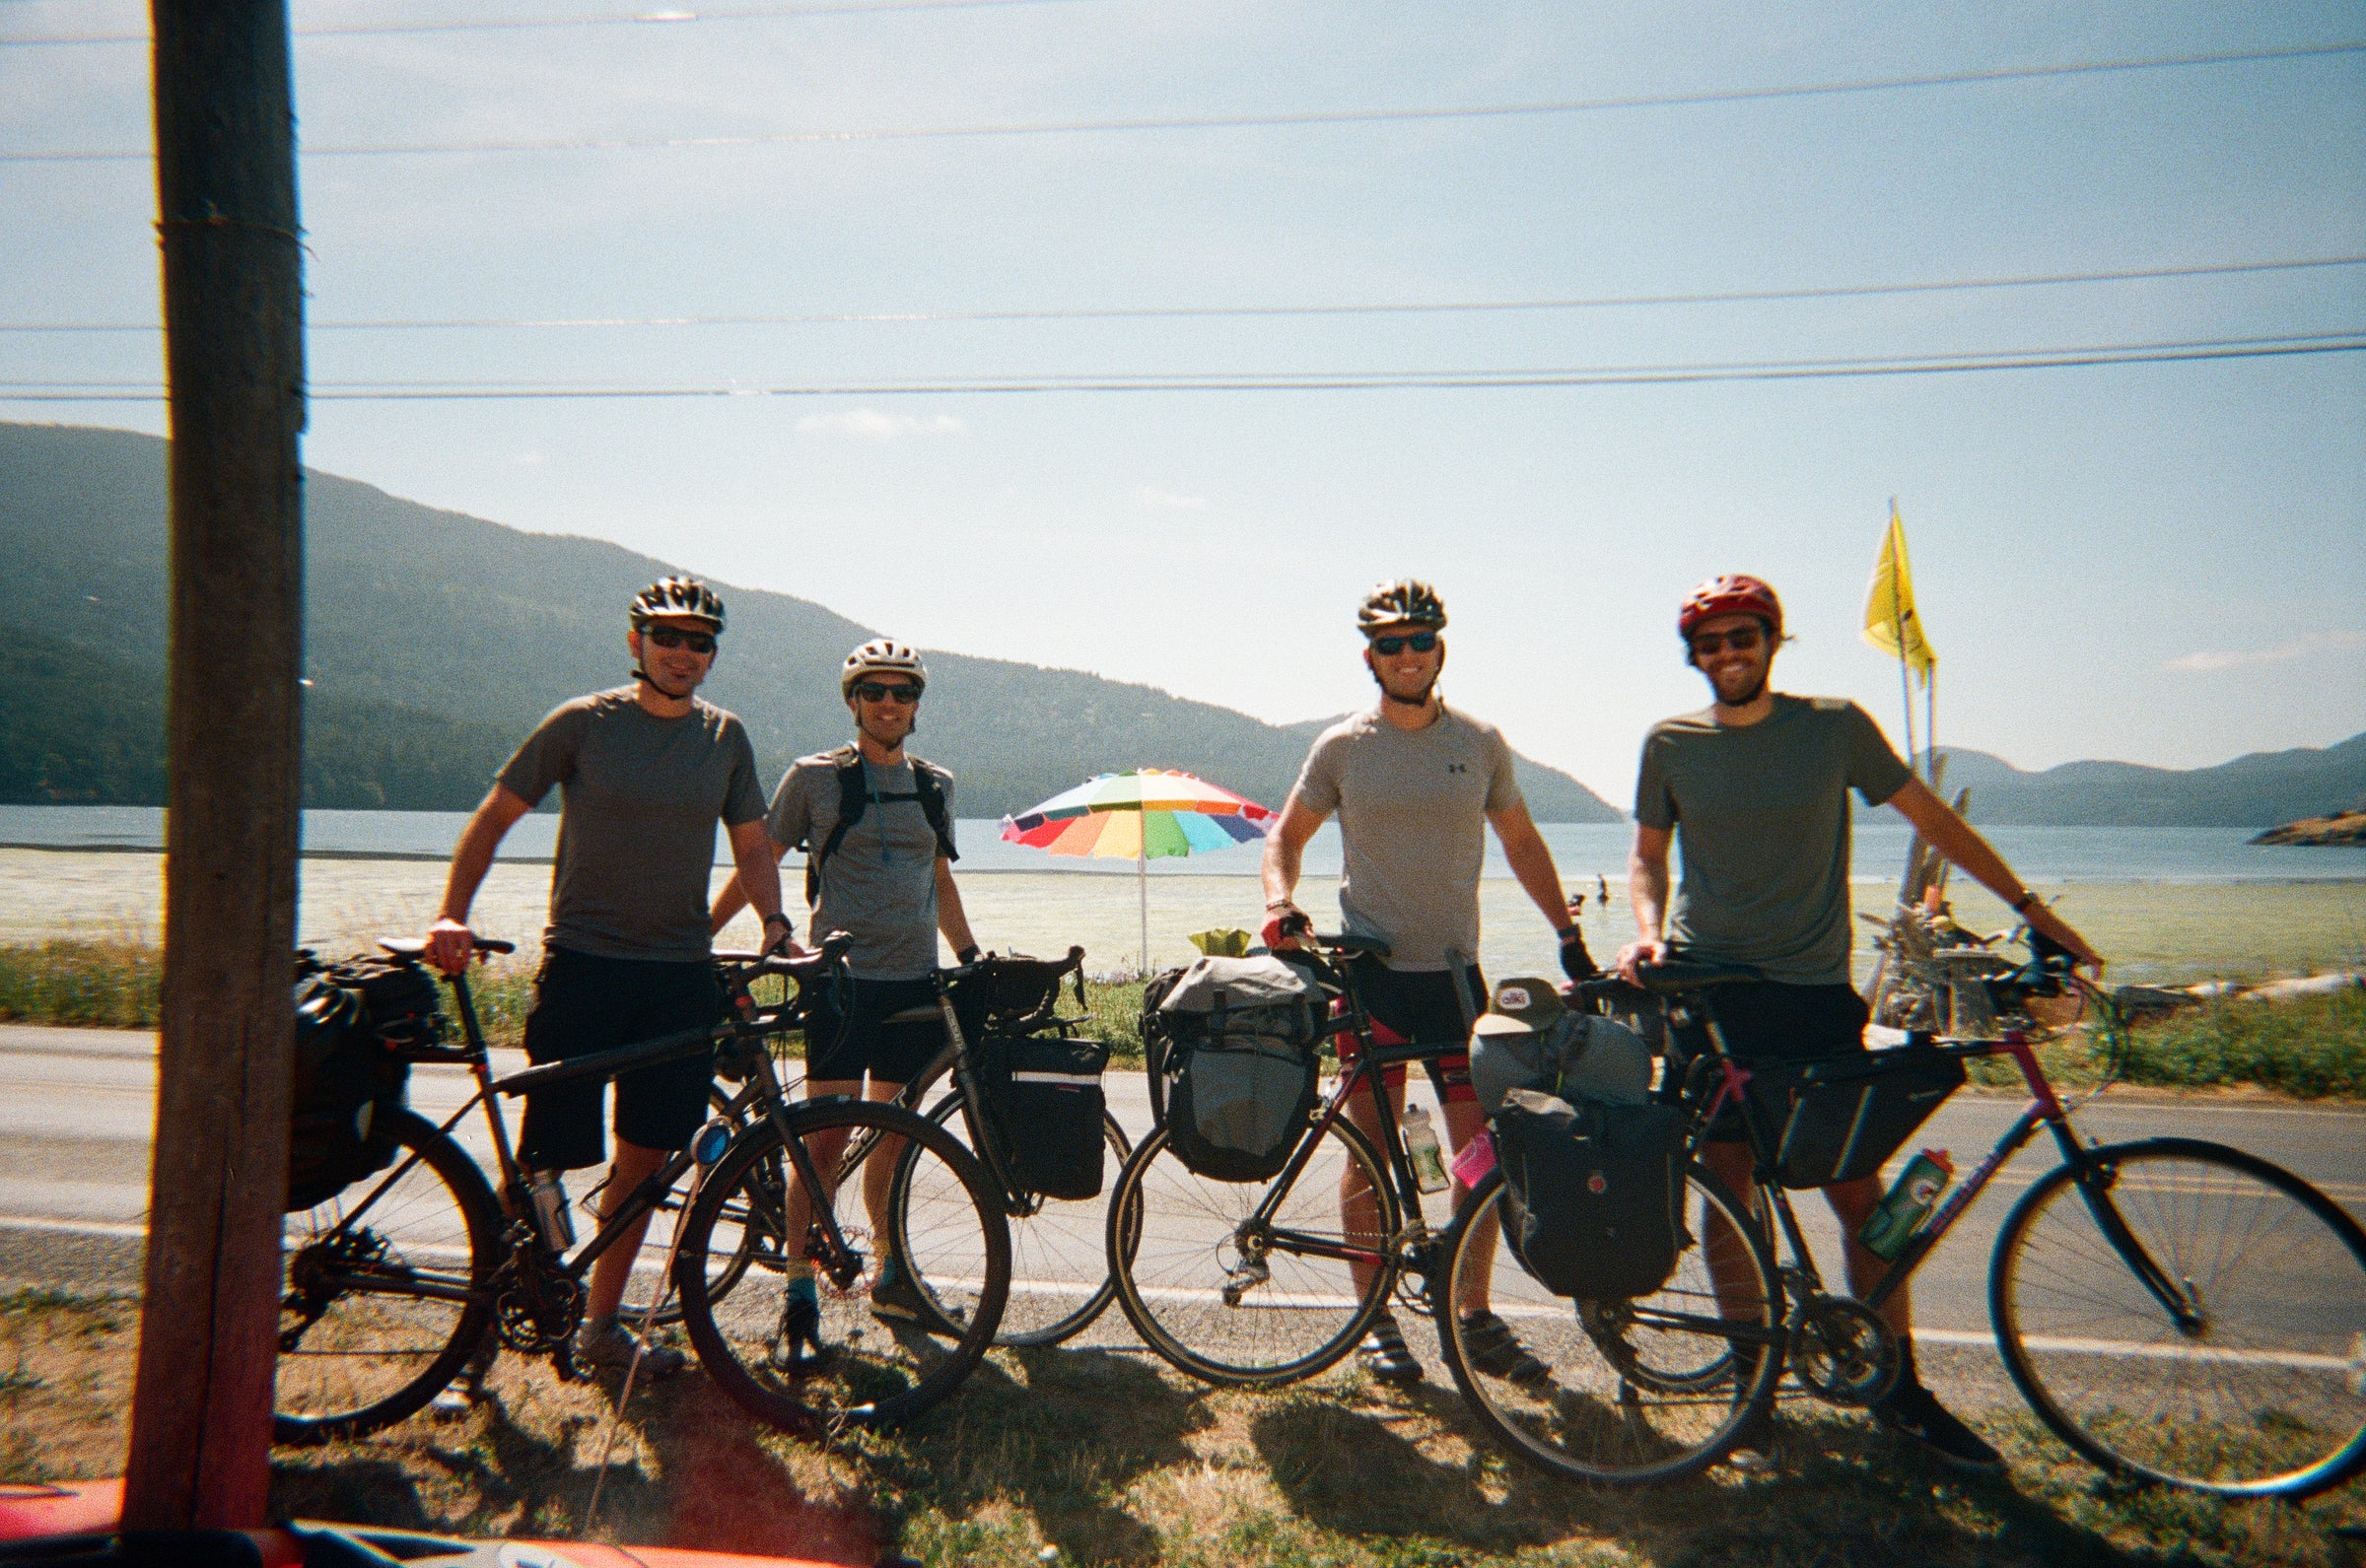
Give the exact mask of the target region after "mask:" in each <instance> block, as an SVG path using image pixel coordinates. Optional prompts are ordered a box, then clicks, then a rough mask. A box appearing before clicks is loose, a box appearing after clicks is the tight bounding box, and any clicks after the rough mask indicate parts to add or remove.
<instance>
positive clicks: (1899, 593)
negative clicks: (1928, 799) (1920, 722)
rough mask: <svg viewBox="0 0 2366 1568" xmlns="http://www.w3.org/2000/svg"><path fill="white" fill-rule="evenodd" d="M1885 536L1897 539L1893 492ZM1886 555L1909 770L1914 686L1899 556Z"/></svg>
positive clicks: (1892, 542) (1911, 765)
mask: <svg viewBox="0 0 2366 1568" xmlns="http://www.w3.org/2000/svg"><path fill="white" fill-rule="evenodd" d="M1886 540H1887V543H1886V544H1885V546H1884V548H1885V549H1891V547H1894V546H1895V545H1896V544H1897V541H1898V498H1897V497H1896V496H1892V497H1891V498H1890V531H1889V533H1888V535H1887V536H1886ZM1889 559H1890V572H1891V577H1890V625H1891V627H1892V628H1893V629H1894V634H1893V635H1895V636H1896V637H1897V639H1898V697H1899V700H1900V703H1901V705H1902V706H1903V707H1904V708H1905V709H1906V766H1907V768H1908V769H1909V770H1910V771H1911V770H1912V769H1913V768H1914V680H1913V677H1912V676H1911V675H1910V674H1909V673H1908V666H1907V658H1906V593H1905V590H1904V589H1903V588H1901V587H1900V586H1899V582H1898V576H1899V574H1898V557H1897V554H1896V553H1895V550H1894V549H1891V554H1890V558H1889ZM1925 771H1927V769H1926V770H1925Z"/></svg>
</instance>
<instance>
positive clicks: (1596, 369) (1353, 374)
mask: <svg viewBox="0 0 2366 1568" xmlns="http://www.w3.org/2000/svg"><path fill="white" fill-rule="evenodd" d="M2360 350H2366V328H2360V329H2353V330H2346V331H2340V332H2312V333H2291V334H2284V335H2280V336H2272V337H2244V338H2202V339H2192V340H2185V341H2160V342H2146V343H2105V344H2092V345H2086V346H2079V347H2053V348H2039V349H2000V350H1985V351H1978V352H1972V353H1958V354H1928V355H1896V356H1876V357H1864V358H1854V359H1811V360H1743V361H1727V362H1710V363H1705V364H1689V365H1685V364H1677V365H1604V366H1586V367H1570V368H1510V369H1500V370H1429V371H1403V370H1399V371H1338V372H1311V373H1310V372H1289V373H1260V372H1247V373H1241V372H1220V371H1219V372H1200V373H1150V374H1133V373H1120V374H1099V375H1094V374H1079V375H1030V376H947V377H938V378H934V379H929V380H910V381H895V380H873V381H859V380H857V381H813V382H798V383H783V384H762V383H741V384H731V383H726V384H721V385H696V386H602V385H541V386H534V385H526V384H521V383H516V382H479V383H468V382H458V381H429V382H376V383H373V382H353V383H342V384H340V383H335V382H330V383H323V384H319V385H315V386H313V387H311V388H309V389H308V391H307V394H306V395H307V396H308V397H309V398H310V399H311V400H312V401H314V402H510V401H543V402H548V401H620V400H651V399H680V398H727V397H767V398H770V397H779V398H812V397H904V396H975V395H984V394H1009V393H1048V392H1265V391H1386V390H1420V389H1432V390H1436V389H1449V390H1450V389H1479V388H1521V387H1552V386H1634V385H1667V384H1680V383H1685V382H1701V381H1766V380H1802V379H1831V378H1837V377H1848V376H1874V375H1949V374H1962V373H1967V372H1987V371H2031V370H2063V369H2072V368H2079V367H2089V366H2106V365H2139V364H2176V363H2186V362H2193V361H2203V360H2235V359H2262V358H2283V357H2290V356H2296V355H2315V354H2352V353H2356V352H2358V351H2360ZM163 400H164V393H163V390H162V389H161V388H160V387H157V386H156V385H155V384H154V383H147V384H146V386H145V387H144V388H142V387H141V385H140V383H135V382H130V381H92V382H83V383H75V382H47V383H40V382H0V402H9V403H34V402H42V403H76V402H110V403H123V402H161V401H163Z"/></svg>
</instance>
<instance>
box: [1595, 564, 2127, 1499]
mask: <svg viewBox="0 0 2366 1568" xmlns="http://www.w3.org/2000/svg"><path fill="white" fill-rule="evenodd" d="M1676 627H1677V633H1678V635H1679V636H1681V637H1682V638H1683V639H1684V644H1685V661H1686V662H1687V663H1689V664H1691V665H1692V666H1693V667H1694V668H1696V669H1698V670H1699V671H1700V672H1701V674H1702V675H1703V677H1704V678H1705V679H1706V680H1707V682H1708V685H1709V691H1710V695H1711V698H1712V701H1711V703H1710V705H1709V706H1708V707H1707V708H1705V709H1704V710H1702V711H1701V712H1699V713H1696V714H1686V715H1683V716H1680V717H1676V718H1670V719H1666V720H1663V721H1662V722H1660V723H1658V724H1655V725H1653V726H1652V728H1651V732H1650V733H1649V734H1648V735H1647V736H1645V737H1644V740H1643V756H1642V766H1641V769H1640V773H1639V776H1638V778H1637V780H1636V783H1635V849H1634V852H1633V853H1632V854H1631V856H1630V857H1629V860H1628V868H1627V869H1628V897H1629V902H1630V903H1631V904H1632V906H1633V907H1634V910H1635V928H1636V931H1637V932H1638V939H1637V940H1635V941H1634V942H1631V943H1629V944H1628V945H1627V946H1626V947H1625V948H1623V949H1622V950H1621V951H1620V953H1619V958H1618V966H1619V971H1620V973H1621V974H1623V975H1625V976H1626V977H1627V978H1628V979H1629V980H1633V979H1635V971H1636V969H1637V967H1638V966H1640V965H1644V964H1657V963H1662V962H1665V961H1666V960H1667V958H1668V957H1669V956H1670V950H1671V949H1672V948H1681V949H1682V950H1683V952H1684V955H1685V956H1686V957H1688V958H1694V959H1705V960H1709V961H1714V962H1722V963H1731V964H1746V965H1749V966H1751V967H1753V968H1755V969H1757V970H1759V971H1760V972H1761V973H1762V974H1763V975H1765V976H1766V977H1767V978H1766V979H1765V980H1763V981H1757V982H1751V983H1746V984H1742V985H1732V986H1722V987H1719V988H1718V989H1717V991H1716V1016H1717V1024H1718V1027H1719V1029H1720V1030H1721V1031H1722V1032H1723V1034H1724V1036H1725V1041H1726V1045H1727V1047H1728V1049H1730V1050H1731V1051H1732V1052H1733V1053H1734V1054H1735V1055H1736V1056H1738V1057H1744V1058H1753V1057H1755V1058H1759V1059H1768V1058H1798V1057H1825V1056H1831V1055H1835V1054H1837V1053H1841V1052H1847V1051H1861V1050H1863V1049H1864V1029H1865V1023H1866V1021H1867V1019H1866V1009H1865V1004H1864V1001H1863V999H1862V998H1861V997H1859V996H1858V995H1857V993H1856V991H1855V989H1853V988H1852V987H1851V986H1850V984H1849V967H1848V964H1849V948H1850V930H1849V914H1850V912H1849V903H1848V799H1847V796H1848V791H1849V790H1850V789H1854V790H1856V792H1857V793H1858V795H1859V796H1861V797H1862V798H1863V800H1864V802H1865V803H1866V804H1867V805H1869V806H1877V805H1882V804H1884V803H1887V804H1888V805H1891V806H1894V807H1896V808H1897V810H1898V812H1899V814H1900V815H1901V816H1904V817H1905V818H1906V819H1907V820H1908V821H1909V822H1911V823H1913V824H1914V826H1915V827H1916V828H1917V829H1919V830H1920V832H1921V834H1922V837H1923V838H1924V840H1926V841H1927V842H1928V843H1929V844H1930V846H1931V847H1932V848H1933V849H1935V850H1937V851H1938V852H1940V853H1941V854H1944V855H1945V856H1947V858H1948V859H1950V860H1952V861H1954V862H1955V863H1956V864H1957V865H1959V866H1961V867H1962V868H1963V869H1964V870H1965V871H1966V872H1967V873H1968V874H1970V875H1971V876H1972V877H1973V878H1974V879H1976V880H1977V881H1979V882H1980V883H1981V885H1982V886H1983V887H1985V888H1987V889H1988V890H1989V891H1990V892H1992V893H1994V894H1995V895H1996V896H1997V897H1998V898H2000V899H2002V900H2004V901H2005V903H2007V904H2008V905H2010V906H2012V908H2013V910H2014V911H2015V912H2016V913H2018V914H2019V915H2020V916H2021V917H2022V918H2023V919H2025V920H2028V921H2029V923H2030V925H2031V927H2032V928H2033V929H2035V930H2037V931H2038V932H2040V933H2042V934H2043V935H2045V936H2048V937H2051V938H2052V939H2053V940H2054V941H2056V942H2058V943H2060V944H2061V945H2062V946H2063V947H2065V948H2067V949H2068V950H2069V951H2070V953H2071V954H2072V955H2073V956H2074V957H2075V958H2076V959H2077V960H2078V961H2079V962H2080V963H2081V964H2087V965H2093V966H2096V967H2098V968H2100V967H2101V965H2102V963H2103V960H2102V959H2101V958H2100V957H2098V956H2097V955H2096V953H2095V951H2094V949H2092V948H2091V947H2089V946H2088V945H2087V943H2086V941H2085V939H2084V938H2082V937H2081V936H2080V935H2079V934H2078V933H2077V932H2076V931H2074V930H2072V929H2071V928H2070V927H2069V926H2068V925H2066V924H2064V923H2063V922H2062V920H2060V919H2059V918H2057V917H2056V916H2055V915H2054V914H2053V911H2051V910H2049V909H2048V908H2047V907H2046V906H2045V905H2044V904H2043V903H2040V902H2039V900H2038V897H2037V895H2036V894H2035V893H2032V892H2031V891H2030V890H2029V889H2028V888H2027V887H2025V886H2024V885H2023V884H2022V882H2021V879H2020V878H2019V877H2017V876H2015V875H2014V874H2013V871H2012V868H2011V867H2010V866H2008V865H2006V864H2005V863H2004V861H2003V859H2002V858H2001V857H2000V856H1999V855H1998V854H1997V853H1996V852H1995V851H1994V850H1993V849H1991V848H1990V847H1989V846H1988V843H1987V841H1986V840H1984V839H1983V838H1982V837H1981V836H1980V835H1979V834H1978V833H1976V832H1974V831H1973V829H1972V827H1971V826H1970V824H1968V823H1966V822H1965V821H1964V819H1963V818H1961V817H1959V816H1957V815H1956V814H1955V813H1954V812H1953V811H1950V810H1949V809H1948V808H1947V805H1946V803H1945V802H1944V801H1942V800H1941V799H1940V798H1939V797H1938V796H1937V795H1936V794H1934V793H1932V792H1931V790H1930V788H1929V786H1928V785H1926V784H1923V783H1922V782H1921V781H1919V780H1918V779H1916V778H1915V777H1914V770H1913V769H1912V768H1910V767H1909V766H1908V765H1907V764H1906V763H1905V762H1903V761H1901V760H1900V759H1899V757H1898V754H1897V753H1896V752H1895V751H1894V750H1892V749H1891V747H1890V743H1889V741H1888V740H1887V739H1886V738H1885V737H1884V736H1883V735H1882V733H1881V728H1880V726H1879V725H1878V724H1876V723H1875V722H1874V721H1873V718H1872V716H1871V715H1869V714H1867V713H1866V712H1865V711H1864V710H1863V709H1861V708H1859V707H1858V706H1856V704H1854V703H1851V702H1848V701H1847V700H1845V699H1844V698H1830V697H1792V696H1788V695H1785V694H1782V693H1779V692H1776V691H1775V690H1773V689H1772V688H1771V687H1770V686H1769V684H1768V678H1769V675H1770V672H1771V671H1772V669H1773V666H1774V660H1775V649H1776V648H1778V647H1780V646H1781V644H1782V604H1781V601H1780V600H1778V599H1777V598H1776V597H1775V590H1774V589H1773V588H1771V587H1769V586H1768V585H1767V584H1766V583H1764V582H1762V581H1760V580H1759V579H1756V578H1752V577H1720V578H1713V579H1710V580H1708V581H1706V582H1704V583H1702V584H1701V585H1700V586H1699V587H1697V588H1695V589H1694V590H1693V592H1692V595H1691V597H1689V598H1687V599H1686V600H1685V603H1684V608H1683V610H1682V612H1681V613H1680V614H1679V615H1678V617H1677V623H1676ZM1680 833H1681V834H1682V836H1683V839H1684V880H1683V883H1682V885H1681V886H1680V887H1679V888H1677V890H1676V897H1675V900H1674V903H1673V905H1672V906H1671V904H1670V901H1669V898H1668V891H1669V889H1668V850H1669V846H1670V845H1671V844H1672V843H1673V842H1674V840H1675V839H1676V837H1677V835H1678V834H1680ZM1702 1152H1703V1157H1704V1159H1705V1163H1706V1164H1707V1165H1708V1167H1709V1168H1710V1169H1711V1170H1713V1171H1715V1172H1716V1173H1717V1175H1718V1177H1719V1178H1720V1179H1722V1180H1723V1181H1724V1182H1725V1183H1726V1185H1727V1186H1729V1187H1731V1188H1732V1189H1733V1190H1734V1191H1735V1192H1747V1191H1749V1188H1750V1179H1751V1158H1750V1152H1749V1148H1748V1145H1746V1144H1744V1143H1741V1142H1739V1141H1727V1140H1723V1139H1718V1140H1714V1141H1711V1142H1710V1143H1708V1144H1707V1145H1706V1146H1705V1148H1704V1149H1703V1151H1702ZM1824 1193H1825V1196H1826V1197H1827V1198H1828V1199H1829V1200H1830V1202H1831V1204H1832V1208H1833V1212H1834V1214H1835V1215H1836V1216H1837V1217H1838V1218H1839V1220H1840V1224H1841V1233H1842V1235H1843V1236H1844V1238H1845V1239H1846V1249H1847V1261H1848V1283H1849V1288H1850V1289H1851V1290H1853V1291H1854V1292H1855V1293H1856V1294H1857V1295H1858V1296H1859V1297H1862V1296H1864V1295H1865V1294H1866V1293H1868V1292H1869V1291H1871V1290H1872V1288H1873V1287H1874V1285H1875V1284H1877V1283H1879V1281H1880V1279H1881V1277H1882V1274H1883V1273H1884V1272H1885V1271H1886V1269H1887V1266H1888V1265H1886V1264H1885V1263H1883V1262H1882V1261H1880V1260H1879V1259H1877V1258H1875V1257H1874V1256H1873V1255H1872V1254H1871V1253H1869V1252H1866V1251H1865V1250H1864V1249H1863V1248H1862V1247H1861V1246H1859V1245H1858V1244H1857V1241H1856V1236H1857V1232H1858V1231H1859V1230H1860V1229H1861V1228H1862V1226H1863V1223H1864V1220H1865V1217H1866V1216H1867V1215H1868V1214H1869V1213H1870V1212H1871V1211H1872V1209H1873V1207H1874V1205H1875V1204H1876V1203H1877V1202H1879V1201H1880V1198H1881V1183H1880V1179H1879V1178H1878V1177H1866V1178H1864V1179H1862V1180H1859V1181H1854V1182H1844V1183H1840V1184H1838V1185H1836V1186H1833V1187H1828V1188H1826V1189H1825V1190H1824ZM1882 1315H1883V1317H1884V1318H1885V1319H1886V1320H1887V1321H1888V1323H1889V1325H1890V1327H1891V1328H1893V1329H1896V1330H1897V1331H1898V1337H1899V1344H1900V1347H1901V1349H1902V1351H1903V1353H1904V1356H1905V1369H1904V1373H1903V1376H1902V1377H1901V1380H1900V1382H1899V1385H1898V1387H1897V1389H1896V1390H1895V1391H1894V1392H1893V1393H1892V1394H1891V1395H1890V1397H1889V1398H1887V1399H1885V1400H1884V1401H1883V1402H1882V1403H1881V1404H1880V1405H1878V1406H1876V1407H1875V1409H1874V1412H1873V1413H1874V1415H1875V1417H1876V1418H1877V1419H1879V1420H1880V1421H1881V1423H1882V1424H1883V1425H1884V1426H1886V1427H1888V1428H1890V1429H1891V1430H1893V1431H1897V1432H1901V1433H1904V1434H1906V1435H1907V1436H1910V1437H1912V1438H1914V1439H1916V1440H1917V1441H1919V1442H1920V1443H1922V1444H1924V1445H1925V1446H1927V1447H1928V1448H1929V1449H1931V1450H1932V1451H1934V1452H1935V1453H1936V1454H1937V1455H1938V1456H1939V1457H1940V1458H1942V1459H1943V1460H1945V1461H1946V1462H1947V1463H1949V1464H1951V1465H1954V1466H1959V1467H1962V1468H1967V1469H1983V1470H1985V1469H1995V1468H1998V1467H2000V1466H2001V1464H2002V1461H2001V1460H2000V1459H1999V1458H1998V1456H1997V1453H1996V1451H1995V1450H1994V1449H1993V1448H1991V1447H1989V1446H1988V1444H1987V1443H1986V1442H1984V1441H1983V1439H1982V1438H1981V1437H1980V1435H1979V1434H1978V1433H1976V1432H1974V1431H1973V1430H1972V1429H1971V1428H1970V1427H1968V1426H1966V1425H1964V1423H1963V1422H1962V1421H1960V1420H1958V1419H1957V1418H1956V1417H1955V1416H1954V1415H1952V1414H1951V1413H1949V1412H1948V1411H1947V1410H1946V1409H1945V1408H1944V1407H1943V1406H1942V1405H1940V1403H1939V1402H1938V1400H1937V1399H1935V1398H1932V1396H1931V1395H1930V1392H1929V1391H1928V1390H1926V1389H1924V1388H1923V1387H1922V1384H1921V1382H1920V1380H1919V1379H1918V1378H1917V1377H1916V1376H1915V1373H1914V1341H1913V1337H1912V1332H1911V1328H1910V1322H1909V1310H1908V1293H1907V1291H1906V1290H1905V1289H1903V1288H1901V1289H1899V1290H1898V1291H1896V1292H1895V1293H1894V1294H1893V1295H1891V1297H1890V1298H1889V1300H1888V1302H1887V1303H1885V1304H1884V1306H1883V1309H1882ZM1772 1438H1773V1433H1772V1431H1771V1430H1762V1431H1760V1432H1758V1433H1757V1434H1754V1435H1753V1436H1752V1437H1748V1438H1745V1439H1744V1441H1743V1443H1742V1445H1740V1446H1739V1447H1738V1448H1737V1449H1736V1451H1735V1455H1736V1458H1737V1460H1738V1461H1740V1462H1741V1463H1744V1464H1748V1463H1751V1462H1752V1461H1753V1460H1755V1461H1756V1462H1758V1463H1765V1461H1766V1456H1767V1452H1768V1450H1769V1448H1770V1447H1771V1443H1772Z"/></svg>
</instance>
